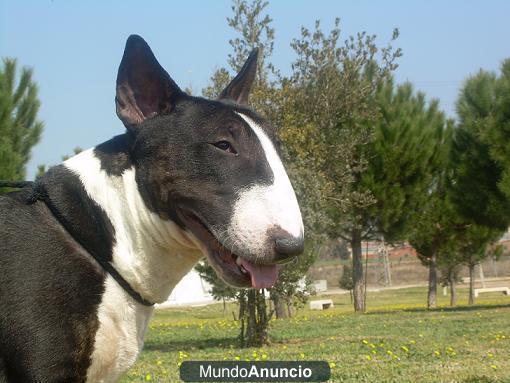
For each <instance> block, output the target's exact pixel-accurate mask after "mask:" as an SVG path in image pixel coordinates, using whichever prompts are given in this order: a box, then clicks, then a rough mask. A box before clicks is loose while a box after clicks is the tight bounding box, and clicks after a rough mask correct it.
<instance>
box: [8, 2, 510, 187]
mask: <svg viewBox="0 0 510 383" xmlns="http://www.w3.org/2000/svg"><path fill="white" fill-rule="evenodd" d="M230 7H231V2H230V0H214V1H213V0H209V1H206V0H187V1H184V0H181V1H170V0H167V1H143V2H142V1H120V0H117V1H114V0H111V1H64V0H53V1H48V0H37V1H35V0H33V1H28V0H2V1H1V2H0V56H1V57H5V56H8V57H16V58H17V59H18V61H19V64H20V65H26V66H30V67H33V68H34V71H35V74H34V78H35V80H36V81H37V83H38V84H39V88H40V99H41V102H42V106H41V110H40V114H39V117H40V119H42V120H43V121H44V122H45V130H44V134H43V138H42V140H41V142H40V143H39V144H38V145H37V146H36V147H35V148H34V151H33V155H32V160H31V161H30V163H29V165H28V175H29V177H30V178H31V177H33V175H34V173H35V169H36V167H37V165H38V164H47V165H53V164H56V163H59V162H60V158H61V156H62V155H64V154H68V153H71V152H72V149H73V148H74V147H76V146H81V147H83V148H88V147H91V146H94V145H96V144H98V143H100V142H102V141H105V140H107V139H109V138H110V137H112V136H114V135H116V134H119V133H121V132H122V131H123V129H124V128H123V125H122V124H121V123H120V121H119V120H118V119H117V117H116V115H115V108H114V96H115V94H114V92H115V77H116V72H117V68H118V64H119V62H120V59H121V56H122V51H123V48H124V43H125V39H126V38H127V36H128V35H130V34H132V33H137V34H140V35H142V36H143V37H144V38H145V39H146V40H147V42H148V43H149V45H150V46H151V47H152V49H153V51H154V52H155V54H156V57H157V58H158V60H159V61H160V63H161V64H162V65H163V66H164V67H165V68H166V69H167V71H168V72H169V73H170V75H171V76H172V77H173V79H174V80H175V81H176V82H177V83H178V84H180V85H181V87H183V88H184V87H186V86H191V87H192V89H193V90H194V92H195V93H198V92H200V90H201V89H202V88H203V87H204V86H205V85H207V83H208V80H209V78H210V75H211V74H212V72H213V71H214V70H215V69H216V68H218V67H221V66H225V65H226V60H227V55H228V53H229V52H230V46H229V44H228V40H229V39H230V38H232V37H234V34H233V31H232V30H231V29H230V28H229V27H228V26H227V23H226V17H227V16H229V15H230V14H231V10H230ZM267 11H268V13H269V14H270V15H271V16H272V18H273V20H274V22H273V25H274V28H275V29H276V44H275V50H274V54H273V60H272V61H273V62H274V64H275V65H276V66H277V67H278V68H280V69H281V70H282V72H283V73H288V72H289V71H290V63H291V62H292V61H293V59H294V56H293V53H292V50H291V48H290V46H289V43H290V42H291V40H292V39H293V38H295V37H298V35H299V31H300V28H301V26H302V25H304V26H307V27H312V26H313V23H314V21H315V20H316V19H320V20H321V22H322V25H323V27H324V28H330V27H331V26H332V24H333V20H334V18H335V17H336V16H338V17H340V18H341V21H342V28H343V36H344V37H346V36H348V35H350V34H354V33H357V32H359V31H362V30H366V31H367V32H369V33H373V34H376V35H377V36H378V37H379V42H380V43H382V44H384V43H386V42H387V41H388V40H389V38H390V37H391V33H392V30H393V28H394V27H398V28H399V29H400V38H399V39H398V41H397V43H396V45H397V46H399V47H401V48H402V50H403V53H404V56H403V57H402V58H401V59H400V61H399V63H400V67H399V69H398V70H397V72H396V77H397V80H398V81H404V80H409V81H411V82H413V83H414V84H415V86H416V88H418V89H420V90H422V91H424V92H425V93H426V94H427V95H428V96H429V97H436V98H439V99H440V102H441V106H442V108H443V109H444V110H445V111H446V112H447V113H448V114H449V115H450V116H452V117H454V115H455V114H454V103H455V98H456V95H457V92H458V90H459V87H460V86H461V84H462V80H463V79H465V78H466V76H468V75H469V74H472V73H474V72H476V71H477V70H478V69H480V68H484V69H488V70H498V68H499V66H500V64H501V61H502V60H503V59H504V58H507V57H510V44H509V39H510V23H509V22H508V15H510V1H507V0H501V1H496V0H487V1H468V0H465V1H453V0H450V1H444V0H443V1H438V0H429V1H418V0H415V1H411V0H407V1H403V0H402V1H396V0H394V1H375V0H373V1H363V0H357V1H354V0H352V1H347V0H336V1H334V0H315V1H311V0H308V1H305V0H293V1H290V0H288V1H286V0H278V1H276V0H273V1H271V2H270V5H269V6H268V8H267Z"/></svg>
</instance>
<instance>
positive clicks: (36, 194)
mask: <svg viewBox="0 0 510 383" xmlns="http://www.w3.org/2000/svg"><path fill="white" fill-rule="evenodd" d="M28 184H29V183H28V182H26V183H25V184H24V185H23V186H28ZM30 184H31V185H33V189H32V193H31V194H30V196H29V197H28V199H27V203H29V204H33V203H35V202H36V201H42V202H44V204H45V205H46V206H47V207H48V209H49V210H50V212H51V213H52V214H53V216H54V217H55V219H56V220H57V221H58V223H59V224H60V225H61V226H62V227H63V228H64V230H66V232H67V233H68V234H69V235H70V236H71V238H73V239H74V240H75V241H76V242H77V243H79V244H80V245H81V246H82V247H83V248H84V249H85V250H86V251H87V252H88V253H89V254H90V255H91V256H92V258H94V259H95V260H96V262H97V263H98V264H99V265H100V266H101V267H102V268H103V269H104V270H105V271H106V272H107V273H108V274H110V275H111V276H112V277H113V279H115V281H116V282H117V283H118V284H119V286H120V287H122V288H123V289H124V291H125V292H126V293H128V294H129V295H130V296H131V297H132V298H133V299H134V300H135V301H137V302H138V303H140V304H142V305H144V306H154V303H152V302H150V301H148V300H146V299H145V298H144V297H142V296H141V295H140V293H138V292H137V291H136V290H135V289H133V288H132V287H131V285H130V284H129V282H128V281H126V280H125V279H124V278H123V277H122V275H120V273H119V272H118V271H117V270H116V269H115V268H114V267H113V266H112V264H111V263H110V262H108V261H105V260H103V259H102V258H100V257H98V256H96V255H95V254H94V251H91V249H90V247H89V246H87V245H86V244H85V243H83V241H80V240H79V239H78V238H76V237H75V236H73V235H72V234H71V233H72V231H71V230H70V228H69V227H68V225H67V224H66V220H65V219H64V218H63V216H62V214H61V213H60V212H59V210H58V209H57V207H56V206H55V204H54V203H53V202H52V201H51V199H50V197H49V195H48V192H47V190H46V188H45V187H44V185H43V184H42V183H40V182H37V181H36V182H32V183H30ZM14 187H16V186H14ZM18 187H19V186H18Z"/></svg>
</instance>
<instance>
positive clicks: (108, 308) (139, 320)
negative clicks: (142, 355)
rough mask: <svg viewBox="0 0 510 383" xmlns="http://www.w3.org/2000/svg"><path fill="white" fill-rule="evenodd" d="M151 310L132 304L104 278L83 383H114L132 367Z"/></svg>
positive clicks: (111, 279) (111, 280) (115, 284)
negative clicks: (93, 339) (92, 343)
mask: <svg viewBox="0 0 510 383" xmlns="http://www.w3.org/2000/svg"><path fill="white" fill-rule="evenodd" d="M153 310H154V309H153V308H152V307H145V306H142V305H140V304H138V303H136V302H135V301H134V300H133V298H131V297H130V296H129V295H127V293H126V292H125V291H124V290H123V289H122V288H121V287H120V286H119V285H118V284H117V283H116V282H115V281H114V280H113V278H112V277H111V276H108V277H107V280H106V283H105V292H104V294H103V297H102V300H101V304H100V306H99V308H98V319H99V328H98V330H97V333H96V336H95V342H94V351H93V353H92V356H91V364H90V367H89V369H88V371H87V382H89V383H96V382H98V383H99V382H100V383H109V382H116V381H117V380H118V379H119V378H120V377H121V376H122V375H123V374H124V373H125V372H126V371H127V370H128V369H129V368H130V367H131V366H132V365H133V364H134V363H135V361H136V358H137V356H138V353H139V352H140V350H141V349H142V346H143V339H144V336H145V331H146V330H147V325H148V323H149V320H150V318H151V316H152V313H153Z"/></svg>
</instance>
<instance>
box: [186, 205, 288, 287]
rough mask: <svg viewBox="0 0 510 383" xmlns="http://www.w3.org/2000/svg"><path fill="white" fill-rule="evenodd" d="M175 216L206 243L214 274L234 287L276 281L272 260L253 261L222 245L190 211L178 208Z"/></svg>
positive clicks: (267, 284) (271, 283)
mask: <svg viewBox="0 0 510 383" xmlns="http://www.w3.org/2000/svg"><path fill="white" fill-rule="evenodd" d="M177 213H178V214H179V217H180V218H181V219H182V221H183V222H184V224H185V225H186V226H187V227H188V229H189V230H190V231H191V232H192V233H193V234H194V235H195V236H196V237H197V238H198V239H199V240H200V241H201V242H202V243H203V244H204V245H205V246H206V247H207V258H208V260H209V263H210V264H211V266H212V267H213V268H214V270H215V271H216V272H217V273H218V275H219V276H220V277H221V278H222V279H223V280H224V281H225V282H227V283H228V284H230V285H233V286H236V287H253V288H255V289H262V288H269V287H271V286H273V285H274V284H275V283H276V280H277V278H278V268H277V266H276V265H275V264H270V265H267V264H257V263H254V262H252V261H249V260H247V259H246V258H244V257H241V256H238V255H236V254H234V253H233V252H231V251H230V250H229V249H228V248H226V247H225V246H224V245H223V244H222V243H221V242H220V241H219V240H218V239H217V238H216V237H215V236H214V234H213V233H212V232H211V230H209V228H208V227H207V226H206V225H205V224H204V223H203V221H202V220H201V219H200V218H199V217H198V216H197V215H196V214H194V213H193V212H191V211H189V210H187V209H182V208H179V209H177Z"/></svg>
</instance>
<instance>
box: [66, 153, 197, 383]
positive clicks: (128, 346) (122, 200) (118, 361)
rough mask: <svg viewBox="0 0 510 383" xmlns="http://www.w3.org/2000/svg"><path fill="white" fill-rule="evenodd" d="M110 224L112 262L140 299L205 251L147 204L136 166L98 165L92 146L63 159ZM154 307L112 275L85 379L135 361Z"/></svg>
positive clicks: (116, 373) (166, 288)
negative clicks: (113, 170)
mask: <svg viewBox="0 0 510 383" xmlns="http://www.w3.org/2000/svg"><path fill="white" fill-rule="evenodd" d="M64 165H65V166H66V167H67V168H68V169H69V170H71V171H73V172H74V173H75V174H76V175H77V176H78V177H79V178H80V180H81V182H82V183H83V185H84V188H85V190H86V192H87V194H88V196H89V197H90V198H91V199H92V200H93V201H95V202H96V203H97V204H98V205H99V206H100V207H101V208H102V209H103V210H104V211H105V213H106V215H107V216H108V218H109V219H110V221H111V223H112V225H113V227H114V229H115V244H114V248H113V254H112V264H113V266H114V267H115V268H116V270H117V271H118V272H119V273H120V274H121V275H122V277H123V278H124V279H125V280H126V281H128V282H129V284H130V285H131V287H132V288H133V289H134V290H135V291H137V292H138V293H139V294H141V295H142V297H144V298H145V299H147V300H149V301H152V302H155V303H161V302H164V301H165V300H166V299H167V298H168V296H169V295H170V293H171V291H172V289H173V288H174V287H175V285H176V284H177V283H178V282H179V281H180V280H181V279H182V277H183V276H184V275H186V274H187V273H188V272H189V271H190V270H191V269H192V268H193V266H194V265H195V264H196V262H197V261H198V260H199V259H200V258H201V257H202V256H203V255H204V253H203V252H204V248H203V245H202V244H201V243H200V242H199V241H198V240H197V239H196V237H195V236H194V235H193V234H191V233H189V232H187V231H183V230H181V229H180V228H179V227H178V226H177V225H176V224H175V223H173V222H171V221H166V220H162V219H161V218H160V217H159V216H158V215H157V214H155V213H153V212H151V211H150V210H149V209H147V207H146V205H145V203H144V202H143V199H142V197H141V195H140V193H139V192H138V186H137V183H136V181H135V170H134V169H133V168H131V169H127V170H126V171H124V173H123V174H122V175H121V176H111V175H108V174H107V173H106V172H105V171H104V170H102V169H101V162H100V160H99V159H98V158H97V157H96V156H95V155H94V151H93V149H90V150H87V151H84V152H82V153H80V154H78V155H77V156H75V157H72V158H70V159H69V160H67V161H65V162H64ZM152 311H153V309H152V308H151V307H146V306H143V305H141V304H139V303H138V302H135V301H134V300H133V298H132V297H131V296H129V295H128V294H127V293H126V292H125V291H124V290H123V289H122V288H121V287H120V286H119V285H118V284H117V282H115V280H113V279H112V277H111V276H108V277H107V279H106V285H105V292H104V294H103V297H102V301H101V304H100V306H99V310H98V317H99V329H98V331H97V333H96V338H95V343H94V351H93V354H92V361H91V367H90V368H89V371H88V380H87V381H88V382H105V383H106V382H115V381H117V379H118V378H119V377H120V376H121V375H122V374H124V373H125V372H126V371H127V370H128V369H129V368H130V367H131V366H132V365H133V363H134V362H135V360H136V357H137V356H138V353H139V351H140V349H141V347H142V345H143V336H144V334H145V329H146V327H147V323H148V322H149V319H150V317H151V315H152Z"/></svg>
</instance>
